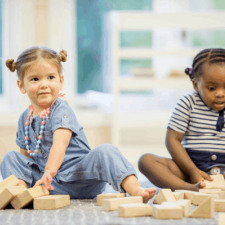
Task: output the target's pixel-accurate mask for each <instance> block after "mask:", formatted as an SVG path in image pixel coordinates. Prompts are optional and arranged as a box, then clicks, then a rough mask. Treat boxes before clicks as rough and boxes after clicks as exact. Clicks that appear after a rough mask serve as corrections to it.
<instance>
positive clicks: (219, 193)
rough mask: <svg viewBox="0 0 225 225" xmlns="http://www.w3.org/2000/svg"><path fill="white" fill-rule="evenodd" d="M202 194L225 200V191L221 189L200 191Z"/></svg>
mask: <svg viewBox="0 0 225 225" xmlns="http://www.w3.org/2000/svg"><path fill="white" fill-rule="evenodd" d="M199 192H200V193H205V194H211V195H212V196H214V198H217V199H225V191H222V190H221V189H200V190H199Z"/></svg>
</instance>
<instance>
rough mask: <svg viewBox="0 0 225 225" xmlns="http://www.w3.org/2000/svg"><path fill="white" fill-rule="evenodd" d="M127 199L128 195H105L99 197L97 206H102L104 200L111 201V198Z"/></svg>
mask: <svg viewBox="0 0 225 225" xmlns="http://www.w3.org/2000/svg"><path fill="white" fill-rule="evenodd" d="M123 197H126V193H105V194H99V195H97V205H98V206H101V205H102V200H103V199H110V198H123Z"/></svg>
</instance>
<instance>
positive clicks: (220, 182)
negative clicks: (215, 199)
mask: <svg viewBox="0 0 225 225" xmlns="http://www.w3.org/2000/svg"><path fill="white" fill-rule="evenodd" d="M210 176H211V177H212V178H213V181H208V180H204V182H205V184H206V186H205V188H207V189H210V188H213V189H215V188H216V189H218V188H219V189H222V190H225V180H224V176H223V175H222V174H217V175H210Z"/></svg>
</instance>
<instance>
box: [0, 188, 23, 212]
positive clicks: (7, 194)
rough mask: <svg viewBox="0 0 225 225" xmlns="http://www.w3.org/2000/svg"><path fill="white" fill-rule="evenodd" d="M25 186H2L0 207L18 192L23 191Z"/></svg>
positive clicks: (3, 206) (4, 205)
mask: <svg viewBox="0 0 225 225" xmlns="http://www.w3.org/2000/svg"><path fill="white" fill-rule="evenodd" d="M25 190H26V188H25V187H24V186H11V187H7V188H4V189H3V190H2V191H1V192H0V209H4V208H5V207H6V206H7V205H8V204H9V203H10V202H11V201H12V199H13V198H14V197H15V196H17V195H18V194H20V193H22V192H23V191H25Z"/></svg>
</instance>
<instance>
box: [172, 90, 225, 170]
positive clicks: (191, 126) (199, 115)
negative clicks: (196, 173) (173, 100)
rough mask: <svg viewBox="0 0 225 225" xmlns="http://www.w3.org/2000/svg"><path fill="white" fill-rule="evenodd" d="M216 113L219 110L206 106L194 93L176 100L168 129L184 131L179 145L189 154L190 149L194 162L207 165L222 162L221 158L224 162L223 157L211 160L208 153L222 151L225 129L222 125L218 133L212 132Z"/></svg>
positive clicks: (217, 113)
mask: <svg viewBox="0 0 225 225" xmlns="http://www.w3.org/2000/svg"><path fill="white" fill-rule="evenodd" d="M218 116H219V112H218V111H215V110H213V109H211V108H210V107H208V106H207V105H206V104H205V103H204V102H203V101H202V99H201V98H200V96H199V94H198V93H197V92H193V93H191V94H187V95H185V96H183V97H182V98H181V99H180V100H179V101H178V103H177V105H176V107H175V109H174V111H173V113H172V116H171V118H170V121H169V123H168V128H170V129H172V130H174V131H178V132H181V133H184V134H185V135H184V138H183V140H182V145H183V147H184V148H185V149H186V150H187V152H188V153H189V155H190V152H192V153H191V156H190V157H191V158H192V160H193V161H194V162H195V161H198V160H200V161H201V160H203V161H205V162H207V163H210V164H211V163H223V162H221V160H223V161H224V162H225V156H223V157H222V158H224V159H220V160H219V159H218V160H216V161H215V160H214V161H213V162H212V160H211V156H212V154H217V155H221V154H220V153H223V154H224V153H225V128H224V127H223V129H222V131H221V132H219V131H216V123H217V119H218ZM197 151H198V152H197ZM200 153H201V155H200ZM204 154H205V158H204ZM195 155H198V157H197V156H196V157H195ZM206 155H207V156H206ZM220 158H221V157H220ZM195 163H196V162H195ZM202 163H203V162H202ZM205 166H206V165H205Z"/></svg>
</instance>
